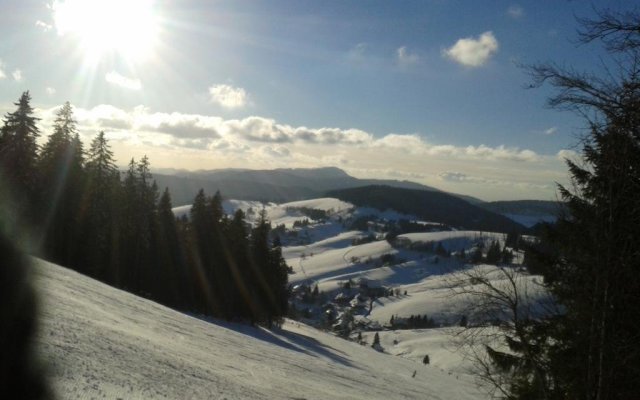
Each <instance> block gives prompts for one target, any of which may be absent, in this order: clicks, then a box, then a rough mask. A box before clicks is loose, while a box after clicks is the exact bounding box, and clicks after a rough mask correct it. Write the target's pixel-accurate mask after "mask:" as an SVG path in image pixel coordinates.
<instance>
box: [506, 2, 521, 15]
mask: <svg viewBox="0 0 640 400" xmlns="http://www.w3.org/2000/svg"><path fill="white" fill-rule="evenodd" d="M507 15H508V16H510V17H511V18H513V19H519V18H522V17H523V16H524V9H523V8H522V7H521V6H519V5H517V4H513V5H511V6H509V8H507Z"/></svg>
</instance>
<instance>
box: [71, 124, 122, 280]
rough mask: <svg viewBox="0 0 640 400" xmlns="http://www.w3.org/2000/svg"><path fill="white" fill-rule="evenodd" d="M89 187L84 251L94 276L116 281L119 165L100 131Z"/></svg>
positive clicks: (88, 175) (85, 197) (89, 170)
mask: <svg viewBox="0 0 640 400" xmlns="http://www.w3.org/2000/svg"><path fill="white" fill-rule="evenodd" d="M86 178H87V179H86V185H85V189H84V193H83V199H82V204H83V212H82V214H81V216H82V217H83V219H82V221H81V223H82V229H83V234H82V236H81V238H80V239H81V240H82V243H83V248H84V257H83V262H85V263H86V264H87V271H88V272H89V274H90V275H92V276H95V277H96V278H99V279H103V280H106V279H113V272H112V270H113V269H115V268H116V266H115V263H117V262H118V260H117V258H116V255H117V245H116V238H117V229H118V221H119V218H118V203H117V195H118V189H119V185H120V175H119V172H118V169H117V168H116V165H115V160H114V158H113V152H112V151H111V149H110V146H109V143H108V142H107V139H106V138H105V134H104V132H99V133H98V135H97V136H96V137H95V138H94V139H93V140H92V142H91V145H90V146H89V149H88V151H87V161H86Z"/></svg>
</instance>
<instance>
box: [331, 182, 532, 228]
mask: <svg viewBox="0 0 640 400" xmlns="http://www.w3.org/2000/svg"><path fill="white" fill-rule="evenodd" d="M327 196H329V197H336V198H338V199H340V200H343V201H347V202H350V203H353V204H355V205H357V206H360V207H373V208H377V209H380V210H385V209H393V210H396V211H398V212H401V213H405V214H411V215H415V216H416V217H418V218H420V219H423V220H426V221H431V222H439V223H444V224H447V225H451V226H453V227H456V228H465V229H472V230H482V231H492V232H505V233H508V232H524V231H525V230H526V228H525V227H524V226H522V225H520V224H518V223H516V222H514V221H512V220H511V219H509V218H507V217H505V216H502V215H499V214H496V213H493V212H491V211H487V210H485V209H483V208H480V207H478V206H475V205H473V204H470V203H468V202H466V201H464V200H462V199H460V198H458V197H456V196H452V195H450V194H447V193H442V192H434V191H427V190H414V189H402V188H394V187H390V186H381V185H373V186H365V187H359V188H352V189H343V190H332V191H330V192H328V193H327Z"/></svg>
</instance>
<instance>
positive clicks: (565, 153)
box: [556, 149, 579, 161]
mask: <svg viewBox="0 0 640 400" xmlns="http://www.w3.org/2000/svg"><path fill="white" fill-rule="evenodd" d="M556 157H558V159H560V160H562V161H564V160H572V161H575V160H576V159H578V158H579V155H578V153H577V152H576V151H574V150H567V149H562V150H560V151H559V152H558V154H556Z"/></svg>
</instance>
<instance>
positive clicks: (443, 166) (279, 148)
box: [38, 104, 566, 199]
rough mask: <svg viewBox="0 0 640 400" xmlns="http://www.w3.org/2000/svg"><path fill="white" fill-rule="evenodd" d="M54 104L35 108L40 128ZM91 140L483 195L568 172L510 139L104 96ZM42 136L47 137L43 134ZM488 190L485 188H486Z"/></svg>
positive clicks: (203, 160)
mask: <svg viewBox="0 0 640 400" xmlns="http://www.w3.org/2000/svg"><path fill="white" fill-rule="evenodd" d="M55 111H56V108H51V109H47V110H38V116H39V117H40V118H42V121H41V125H42V131H43V133H44V134H43V136H45V135H46V133H47V132H48V131H50V126H51V125H52V123H53V121H54V119H55ZM74 112H75V115H76V119H77V121H78V128H79V131H80V132H81V134H83V135H85V138H86V139H87V140H88V139H90V138H92V137H93V136H94V135H95V134H96V133H97V132H99V131H105V132H106V133H107V137H108V138H109V139H110V141H111V142H112V143H113V148H114V150H115V152H116V157H117V158H118V159H119V160H127V159H130V158H131V157H136V158H138V157H141V156H142V155H144V154H147V155H149V156H150V157H151V159H152V161H153V163H154V165H157V166H158V167H161V168H185V169H202V168H205V169H208V168H228V167H234V168H256V169H261V168H262V169H263V168H282V167H304V168H310V167H318V166H339V167H341V168H344V169H345V170H347V171H348V172H350V173H352V174H355V175H356V176H359V177H362V178H388V179H411V180H414V181H419V182H421V183H425V184H427V185H432V186H436V187H440V188H442V189H444V190H449V191H452V192H463V193H464V192H467V193H468V192H469V188H473V189H474V191H475V192H474V193H473V194H474V195H476V196H479V197H484V198H493V197H495V198H503V199H504V198H513V197H514V196H517V197H519V198H540V197H541V195H540V193H541V192H544V193H547V196H546V198H553V194H552V193H553V182H555V181H562V180H563V178H564V176H565V175H566V173H565V172H564V170H565V167H564V163H563V162H562V160H561V156H562V155H565V154H566V153H564V152H563V153H561V154H560V153H559V154H553V155H541V154H538V153H536V152H534V151H532V150H529V149H521V148H517V147H507V146H496V147H492V146H487V145H471V146H454V145H449V144H437V143H431V142H429V141H427V140H426V139H425V138H424V137H422V136H420V135H417V134H398V133H390V134H387V135H384V136H382V137H376V136H374V135H372V134H370V133H368V132H365V131H363V130H359V129H343V128H336V127H319V128H310V127H306V126H292V125H289V124H284V123H280V122H278V121H276V120H275V119H272V118H265V117H260V116H250V117H246V118H242V119H225V118H222V117H219V116H209V115H201V114H187V113H179V112H171V113H165V112H156V111H153V110H151V109H149V108H147V107H144V106H138V107H134V108H133V109H128V110H126V109H121V108H118V107H114V106H111V105H107V104H103V105H99V106H96V107H93V108H91V109H82V108H77V109H75V110H74ZM42 140H45V139H44V138H43V139H42ZM483 190H484V191H485V192H486V194H484V195H483V193H485V192H482V191H483Z"/></svg>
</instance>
